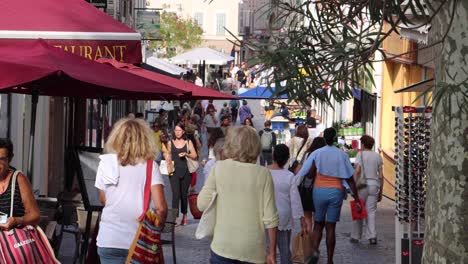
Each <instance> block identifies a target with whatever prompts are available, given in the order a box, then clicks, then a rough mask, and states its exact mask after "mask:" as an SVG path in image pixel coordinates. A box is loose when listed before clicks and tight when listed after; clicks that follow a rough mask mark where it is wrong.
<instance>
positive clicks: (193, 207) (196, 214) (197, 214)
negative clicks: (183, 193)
mask: <svg viewBox="0 0 468 264" xmlns="http://www.w3.org/2000/svg"><path fill="white" fill-rule="evenodd" d="M197 200H198V193H195V192H192V193H190V194H189V196H188V201H189V207H190V213H191V214H192V215H193V218H194V219H200V218H201V216H202V214H203V212H202V211H200V210H199V209H198V206H197Z"/></svg>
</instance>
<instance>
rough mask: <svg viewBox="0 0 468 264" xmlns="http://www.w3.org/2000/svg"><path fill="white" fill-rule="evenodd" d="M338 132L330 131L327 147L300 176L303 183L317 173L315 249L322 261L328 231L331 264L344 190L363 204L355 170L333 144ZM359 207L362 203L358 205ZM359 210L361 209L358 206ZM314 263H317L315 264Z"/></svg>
mask: <svg viewBox="0 0 468 264" xmlns="http://www.w3.org/2000/svg"><path fill="white" fill-rule="evenodd" d="M336 136H337V134H336V130H335V129H334V128H327V129H325V131H324V132H323V137H324V138H325V142H326V143H327V146H325V147H322V148H320V149H318V150H316V151H314V152H313V153H312V154H311V155H310V156H309V157H308V158H307V160H306V161H305V163H304V164H303V166H302V168H301V170H300V171H299V172H298V173H297V176H298V177H297V179H296V180H297V181H296V183H297V184H298V185H299V183H300V182H301V180H302V177H304V176H305V175H306V174H308V173H309V171H310V170H311V169H314V170H316V171H317V173H316V175H315V180H314V192H313V201H314V207H315V215H314V218H315V219H314V220H315V224H314V230H313V232H312V248H313V250H314V252H316V254H315V255H314V260H315V262H312V263H316V261H318V254H317V250H318V248H319V245H320V240H322V232H323V229H324V228H325V229H326V231H327V237H326V241H327V255H328V264H332V263H333V254H334V251H335V243H336V237H335V227H336V222H338V221H339V220H340V212H341V206H342V205H343V197H344V187H350V188H351V191H352V193H353V197H354V199H355V200H356V201H359V197H358V195H357V193H358V192H357V189H356V184H355V182H354V180H353V173H354V169H353V166H352V165H351V162H350V161H349V156H348V155H347V154H346V153H344V152H343V151H341V150H339V149H338V148H336V147H335V146H333V143H335V141H336V139H337V137H336ZM357 204H358V205H359V203H358V202H357ZM358 210H359V211H360V210H361V209H360V208H359V206H358ZM314 260H313V261H314Z"/></svg>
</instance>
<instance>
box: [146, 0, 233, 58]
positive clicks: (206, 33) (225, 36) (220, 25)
mask: <svg viewBox="0 0 468 264" xmlns="http://www.w3.org/2000/svg"><path fill="white" fill-rule="evenodd" d="M240 2H241V1H239V0H232V1H213V2H211V3H210V1H205V0H148V1H147V8H160V9H162V10H163V12H164V11H165V12H173V13H176V14H177V15H178V16H180V17H183V18H190V19H194V20H195V21H196V22H197V23H198V24H199V25H200V27H201V28H202V29H203V36H202V39H203V43H202V44H201V47H208V48H212V49H215V50H218V51H221V52H224V53H226V54H232V51H233V49H234V52H236V53H237V54H235V55H238V50H239V49H238V48H237V49H236V48H235V47H234V44H233V42H234V43H235V42H236V41H237V39H241V36H240V35H239V10H240ZM228 31H229V32H231V33H232V35H231V34H230V33H229V32H228Z"/></svg>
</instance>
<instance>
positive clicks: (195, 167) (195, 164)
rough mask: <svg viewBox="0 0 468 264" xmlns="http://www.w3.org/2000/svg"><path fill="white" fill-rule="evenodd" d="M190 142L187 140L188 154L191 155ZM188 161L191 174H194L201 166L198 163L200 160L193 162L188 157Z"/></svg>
mask: <svg viewBox="0 0 468 264" xmlns="http://www.w3.org/2000/svg"><path fill="white" fill-rule="evenodd" d="M188 142H189V141H188V140H187V153H188V154H190V149H189V143H188ZM186 160H187V167H188V170H189V172H190V173H194V172H196V171H197V170H198V167H199V166H200V164H199V163H198V160H193V159H191V158H189V157H186Z"/></svg>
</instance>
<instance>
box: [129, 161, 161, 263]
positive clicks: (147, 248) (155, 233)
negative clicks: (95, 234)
mask: <svg viewBox="0 0 468 264" xmlns="http://www.w3.org/2000/svg"><path fill="white" fill-rule="evenodd" d="M152 171H153V161H152V160H149V161H147V164H146V182H145V195H144V199H143V203H144V204H143V213H142V215H141V216H140V217H139V218H138V221H139V222H140V225H139V226H138V230H137V233H136V234H135V238H134V239H133V242H132V245H131V246H130V249H129V250H128V256H127V260H126V262H125V263H127V264H130V263H155V264H163V263H164V256H163V250H162V244H161V231H162V229H163V223H161V219H160V218H159V216H158V215H157V214H156V213H155V212H154V210H153V209H149V205H150V200H151V178H152Z"/></svg>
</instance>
